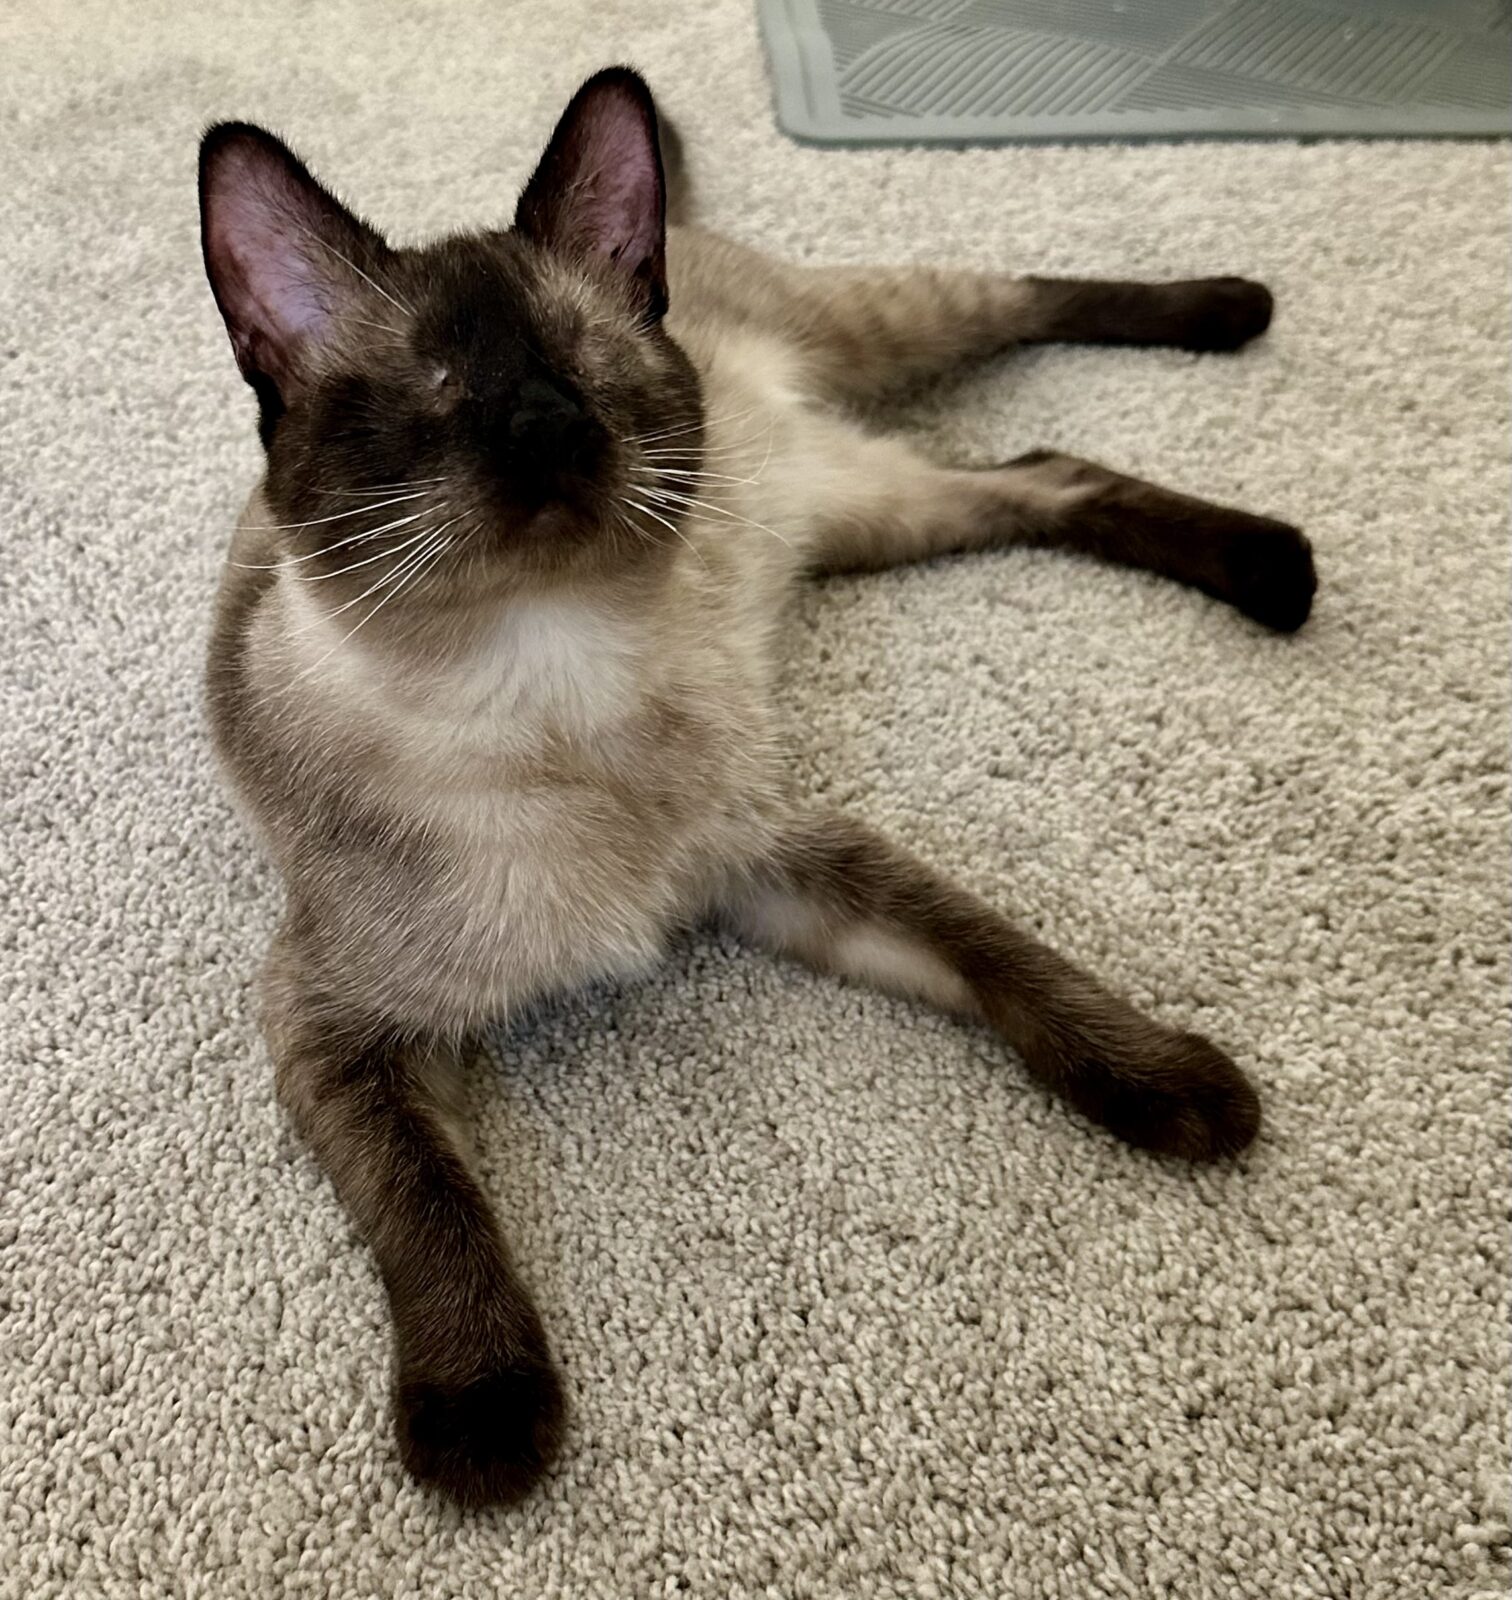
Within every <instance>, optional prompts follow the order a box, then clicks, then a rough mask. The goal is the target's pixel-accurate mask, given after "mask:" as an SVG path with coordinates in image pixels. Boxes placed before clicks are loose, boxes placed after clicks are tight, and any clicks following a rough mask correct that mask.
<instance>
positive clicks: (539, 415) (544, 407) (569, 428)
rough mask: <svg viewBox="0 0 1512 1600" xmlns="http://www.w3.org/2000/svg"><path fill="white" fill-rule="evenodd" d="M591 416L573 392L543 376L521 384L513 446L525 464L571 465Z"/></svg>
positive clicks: (514, 416) (540, 466) (537, 466)
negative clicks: (563, 391)
mask: <svg viewBox="0 0 1512 1600" xmlns="http://www.w3.org/2000/svg"><path fill="white" fill-rule="evenodd" d="M586 421H587V419H586V417H585V416H584V415H583V408H582V407H581V406H580V405H578V403H577V401H575V400H574V399H573V398H572V397H571V396H570V395H565V394H563V393H562V391H561V390H560V389H558V388H556V387H555V386H554V385H552V384H549V383H544V382H542V381H541V380H540V379H536V378H527V379H526V381H525V382H524V383H522V384H521V385H520V392H519V395H518V397H517V399H516V402H515V408H514V412H513V414H512V415H511V417H510V419H509V446H510V452H511V454H513V455H514V456H515V458H516V460H517V461H519V462H520V464H521V465H523V466H526V467H531V468H535V469H537V470H539V469H549V468H551V467H571V466H573V465H575V464H576V462H575V458H576V456H577V453H578V451H579V449H580V448H581V444H582V439H583V436H584V432H585V423H586Z"/></svg>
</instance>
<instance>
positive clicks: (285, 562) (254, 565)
mask: <svg viewBox="0 0 1512 1600" xmlns="http://www.w3.org/2000/svg"><path fill="white" fill-rule="evenodd" d="M364 509H365V510H371V509H372V508H371V507H364ZM433 510H434V508H427V509H426V510H424V511H412V512H411V513H410V514H409V515H408V516H407V517H396V518H395V519H394V520H393V521H392V522H385V523H384V525H383V526H382V527H381V528H364V529H363V530H362V531H361V532H360V533H353V534H349V535H348V536H347V537H346V538H345V539H338V540H337V541H336V543H335V544H328V545H324V546H322V548H321V549H319V550H312V551H310V553H309V554H308V555H303V556H284V557H283V558H282V559H281V560H278V561H233V562H232V563H231V565H232V566H234V567H240V568H241V569H242V570H243V571H244V572H273V571H276V570H277V569H278V568H279V567H297V566H300V565H302V564H303V563H304V562H306V561H315V560H317V559H318V558H319V557H321V556H328V555H330V553H331V552H332V551H333V550H341V549H344V548H345V547H346V546H347V545H351V544H366V543H367V541H368V540H369V539H377V538H379V537H381V536H382V535H383V534H385V533H390V532H392V531H393V529H395V528H402V527H405V526H406V525H407V524H408V523H411V522H418V521H419V520H420V518H421V517H427V516H430V515H432V514H433Z"/></svg>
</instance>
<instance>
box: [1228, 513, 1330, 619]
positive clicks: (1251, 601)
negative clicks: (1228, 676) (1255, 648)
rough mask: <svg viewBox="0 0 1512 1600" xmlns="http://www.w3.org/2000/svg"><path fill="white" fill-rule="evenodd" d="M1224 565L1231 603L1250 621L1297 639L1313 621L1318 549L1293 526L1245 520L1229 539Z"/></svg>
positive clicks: (1268, 519) (1230, 534) (1272, 521)
mask: <svg viewBox="0 0 1512 1600" xmlns="http://www.w3.org/2000/svg"><path fill="white" fill-rule="evenodd" d="M1223 564H1224V568H1225V571H1226V574H1227V581H1228V593H1227V595H1226V596H1225V598H1226V599H1227V600H1229V601H1230V602H1231V603H1232V604H1233V605H1234V606H1235V607H1237V609H1238V610H1240V611H1242V612H1243V613H1244V614H1245V616H1247V617H1253V618H1254V619H1255V621H1256V622H1261V623H1264V624H1265V626H1266V627H1267V628H1274V629H1275V630H1276V631H1277V632H1278V633H1295V632H1296V631H1297V629H1298V628H1300V627H1301V626H1302V624H1303V623H1304V622H1306V621H1307V619H1308V617H1309V616H1310V615H1311V613H1312V603H1313V596H1314V595H1315V594H1316V593H1317V589H1318V574H1317V569H1316V568H1315V567H1314V565H1313V554H1312V544H1311V542H1310V541H1309V540H1308V538H1307V536H1306V535H1305V534H1303V533H1302V532H1301V531H1300V530H1299V529H1297V528H1294V527H1292V526H1291V524H1290V523H1287V522H1276V521H1274V520H1273V519H1272V518H1270V517H1251V516H1246V517H1244V519H1243V525H1242V526H1240V527H1236V528H1233V529H1231V530H1230V531H1229V532H1228V533H1227V535H1226V542H1225V547H1224V554H1223Z"/></svg>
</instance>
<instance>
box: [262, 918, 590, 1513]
mask: <svg viewBox="0 0 1512 1600" xmlns="http://www.w3.org/2000/svg"><path fill="white" fill-rule="evenodd" d="M263 990H264V1008H265V1014H264V1021H265V1027H266V1030H267V1035H268V1041H269V1044H270V1046H271V1048H272V1050H273V1055H274V1061H275V1065H276V1069H277V1078H278V1089H279V1096H280V1098H281V1099H282V1100H283V1102H284V1104H285V1106H286V1107H287V1109H288V1111H289V1113H290V1115H291V1117H292V1118H293V1121H294V1123H295V1126H296V1128H297V1129H298V1131H299V1132H300V1134H301V1135H302V1137H303V1138H304V1139H305V1141H306V1142H307V1143H308V1144H309V1146H310V1148H311V1149H312V1151H313V1152H314V1154H315V1157H316V1159H317V1160H318V1161H319V1163H320V1165H321V1166H322V1168H323V1169H324V1170H325V1172H326V1173H327V1174H328V1175H329V1177H330V1178H331V1180H332V1182H333V1183H334V1184H335V1186H336V1191H337V1193H338V1195H339V1196H340V1197H341V1200H342V1202H343V1203H344V1205H345V1206H346V1208H347V1210H348V1212H349V1213H350V1214H351V1217H352V1219H353V1221H354V1222H355V1223H356V1225H357V1228H358V1230H359V1231H360V1232H361V1233H362V1235H363V1236H364V1238H365V1239H366V1240H367V1241H368V1244H369V1245H370V1247H371V1248H372V1250H373V1253H374V1255H375V1257H376V1258H377V1262H378V1267H379V1271H380V1273H381V1274H382V1277H383V1283H384V1286H385V1288H386V1289H387V1291H388V1298H389V1306H390V1310H391V1313H392V1317H393V1325H394V1350H395V1371H394V1394H395V1408H396V1416H395V1428H396V1432H397V1435H398V1444H399V1452H400V1455H401V1457H402V1459H403V1461H404V1464H405V1466H406V1467H407V1468H408V1469H409V1471H410V1472H411V1473H412V1474H413V1475H414V1476H415V1477H416V1478H417V1479H419V1480H420V1481H421V1482H423V1483H426V1484H429V1485H431V1486H433V1487H435V1488H437V1489H439V1490H441V1491H442V1492H443V1493H445V1494H446V1495H448V1496H450V1497H451V1498H452V1499H453V1500H456V1501H458V1502H459V1503H460V1504H462V1505H464V1506H482V1505H493V1504H501V1503H505V1502H508V1501H510V1500H514V1499H517V1498H518V1497H519V1496H520V1495H522V1494H523V1493H525V1491H527V1490H528V1489H529V1488H530V1487H531V1485H532V1484H533V1483H534V1482H535V1481H536V1479H537V1478H538V1477H539V1476H540V1474H541V1472H542V1471H543V1469H544V1468H545V1466H546V1464H547V1462H548V1460H549V1459H550V1456H551V1453H552V1451H553V1449H554V1448H555V1445H556V1442H557V1439H558V1436H559V1433H560V1428H561V1422H562V1411H563V1406H562V1392H561V1386H560V1383H559V1381H558V1379H557V1375H556V1373H555V1371H554V1370H553V1367H552V1364H551V1359H550V1356H549V1354H548V1352H547V1348H546V1341H545V1336H544V1334H543V1332H542V1329H541V1324H540V1319H539V1318H538V1317H537V1315H536V1312H535V1309H534V1307H533V1306H532V1305H531V1302H530V1299H529V1297H528V1295H527V1294H526V1292H525V1290H524V1288H523V1287H522V1286H521V1284H520V1282H519V1280H518V1278H517V1277H516V1275H515V1273H514V1270H513V1268H512V1266H511V1264H510V1262H509V1258H508V1255H507V1253H506V1251H505V1248H504V1243H503V1240H502V1237H501V1235H500V1232H499V1228H498V1224H497V1222H496V1220H495V1218H494V1215H493V1212H492V1210H491V1208H490V1206H489V1203H488V1201H487V1199H486V1197H485V1196H484V1194H483V1192H482V1190H481V1189H480V1188H479V1186H478V1184H477V1181H476V1179H475V1178H474V1177H473V1175H472V1172H471V1171H470V1169H469V1163H468V1159H467V1154H466V1145H465V1140H464V1139H463V1137H462V1136H461V1134H460V1131H459V1129H458V1127H457V1125H456V1099H455V1095H454V1093H453V1092H451V1091H452V1086H451V1084H450V1083H449V1082H448V1078H449V1075H450V1074H451V1073H452V1072H453V1071H454V1069H455V1062H454V1060H453V1059H452V1058H451V1055H450V1052H449V1050H448V1049H447V1048H446V1047H445V1046H444V1045H443V1044H442V1043H441V1042H440V1041H428V1040H423V1039H419V1038H417V1037H416V1036H415V1035H414V1033H413V1032H412V1031H403V1032H401V1031H400V1030H398V1029H396V1028H394V1027H393V1026H392V1025H391V1024H388V1023H386V1022H385V1021H384V1020H383V1019H381V1018H374V1017H371V1016H364V1015H359V1014H357V1013H356V1012H354V1011H352V1010H350V1009H348V1008H347V1007H345V1006H344V1005H343V1004H342V1003H341V1002H340V1000H339V999H338V998H336V997H333V996H332V995H330V994H329V993H326V992H323V990H322V988H321V986H319V985H317V984H315V983H314V982H312V981H311V978H310V975H309V967H308V964H307V963H306V962H304V961H303V960H302V959H301V952H300V950H299V948H298V945H297V944H296V942H295V941H294V940H293V939H291V938H290V937H289V936H288V935H287V934H284V935H282V936H280V939H279V941H278V942H277V943H276V944H275V946H274V948H273V951H272V952H271V954H270V956H269V959H268V964H267V967H266V969H265V971H264V980H263Z"/></svg>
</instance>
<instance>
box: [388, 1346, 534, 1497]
mask: <svg viewBox="0 0 1512 1600" xmlns="http://www.w3.org/2000/svg"><path fill="white" fill-rule="evenodd" d="M397 1411H398V1415H397V1418H396V1425H397V1428H398V1434H399V1454H400V1457H401V1458H402V1460H403V1462H404V1465H405V1466H406V1467H407V1468H408V1469H409V1471H410V1472H411V1473H412V1474H413V1475H414V1476H415V1477H416V1478H418V1479H419V1480H420V1482H421V1483H425V1484H429V1485H431V1486H432V1487H433V1488H436V1489H439V1490H440V1491H441V1492H442V1493H443V1494H445V1495H448V1496H450V1497H451V1499H453V1500H455V1501H456V1502H457V1503H458V1504H459V1505H462V1506H465V1507H467V1508H469V1509H473V1508H476V1507H479V1506H491V1505H507V1504H509V1502H510V1501H513V1500H518V1499H520V1497H521V1496H522V1495H524V1494H526V1493H527V1492H528V1491H529V1490H530V1488H531V1487H532V1486H533V1485H534V1484H535V1482H536V1480H537V1479H538V1478H539V1477H540V1476H541V1473H542V1472H543V1471H544V1470H545V1467H546V1464H547V1462H549V1461H550V1459H551V1456H552V1453H553V1451H554V1450H555V1448H556V1445H557V1441H558V1439H559V1437H560V1433H561V1425H562V1413H563V1405H562V1391H561V1385H560V1384H559V1382H558V1381H557V1376H556V1374H555V1373H554V1372H553V1371H552V1370H551V1367H550V1366H549V1365H548V1364H547V1363H546V1362H545V1361H544V1360H541V1361H534V1360H527V1361H524V1362H521V1363H520V1364H518V1365H516V1366H511V1367H503V1368H500V1369H499V1370H498V1371H496V1372H490V1373H488V1374H487V1375H486V1376H484V1377H481V1378H475V1379H474V1380H473V1381H472V1382H470V1383H464V1384H460V1385H454V1384H443V1383H435V1382H431V1381H429V1380H427V1379H425V1378H421V1377H417V1376H409V1375H401V1377H400V1380H399V1386H398V1398H397Z"/></svg>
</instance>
